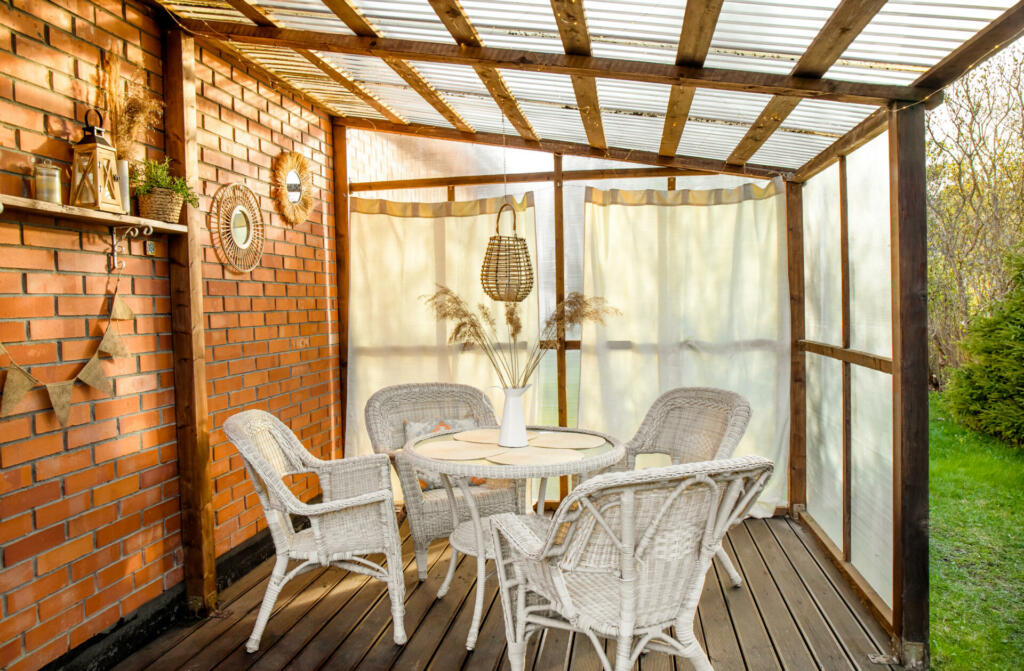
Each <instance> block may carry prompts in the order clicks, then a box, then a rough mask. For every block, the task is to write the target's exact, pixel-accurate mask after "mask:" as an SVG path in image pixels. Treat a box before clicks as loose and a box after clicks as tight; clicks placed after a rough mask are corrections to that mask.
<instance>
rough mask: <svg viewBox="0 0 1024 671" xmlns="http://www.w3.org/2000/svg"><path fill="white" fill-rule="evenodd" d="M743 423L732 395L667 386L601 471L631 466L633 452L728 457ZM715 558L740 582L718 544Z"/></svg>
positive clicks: (677, 459) (746, 407) (689, 459)
mask: <svg viewBox="0 0 1024 671" xmlns="http://www.w3.org/2000/svg"><path fill="white" fill-rule="evenodd" d="M749 422H750V404H749V403H748V402H747V400H746V399H745V398H743V397H742V396H740V395H739V394H737V393H734V392H731V391H726V390H725V389H711V388H707V387H679V388H677V389H671V390H669V391H667V392H665V393H664V394H662V395H661V396H659V397H658V399H657V400H656V401H655V402H654V403H653V404H652V405H651V408H650V410H648V411H647V414H646V415H645V416H644V420H643V422H641V423H640V428H639V429H637V432H636V435H634V436H633V438H632V439H631V440H630V441H629V442H628V443H626V445H625V448H626V456H625V458H624V459H623V460H622V461H621V462H619V463H618V464H616V465H615V466H612V467H611V468H609V469H607V470H605V471H604V472H605V473H608V472H611V471H627V470H629V471H631V470H633V469H634V468H635V467H636V457H637V455H638V454H651V453H658V454H667V455H668V456H669V458H671V460H672V463H673V464H689V463H693V462H698V461H711V460H712V459H728V458H729V457H731V456H732V455H733V452H735V451H736V446H737V445H738V444H739V442H740V439H741V438H743V434H744V432H745V431H746V430H747V424H748V423H749ZM718 560H719V562H720V563H721V565H722V568H724V569H725V571H726V573H727V574H728V575H729V581H730V582H731V583H732V585H733V587H739V586H740V585H742V584H743V578H741V577H740V574H739V572H738V571H737V570H736V568H735V567H734V566H733V565H732V561H730V559H729V555H727V554H726V553H725V552H724V551H723V550H722V549H721V548H719V550H718Z"/></svg>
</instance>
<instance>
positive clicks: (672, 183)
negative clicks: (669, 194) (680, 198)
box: [666, 177, 676, 191]
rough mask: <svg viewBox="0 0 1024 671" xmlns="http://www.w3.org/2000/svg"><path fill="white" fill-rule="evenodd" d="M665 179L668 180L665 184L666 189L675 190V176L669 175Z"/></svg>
mask: <svg viewBox="0 0 1024 671" xmlns="http://www.w3.org/2000/svg"><path fill="white" fill-rule="evenodd" d="M667 181H668V184H667V185H666V186H668V190H669V191H675V190H676V178H675V177H669V178H668V180H667Z"/></svg>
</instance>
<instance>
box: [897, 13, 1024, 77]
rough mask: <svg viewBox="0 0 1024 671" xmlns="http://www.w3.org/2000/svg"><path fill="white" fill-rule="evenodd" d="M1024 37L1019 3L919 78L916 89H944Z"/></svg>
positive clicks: (1022, 17) (1022, 16)
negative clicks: (918, 87) (920, 87)
mask: <svg viewBox="0 0 1024 671" xmlns="http://www.w3.org/2000/svg"><path fill="white" fill-rule="evenodd" d="M1022 35H1024V2H1018V3H1017V4H1016V5H1014V6H1013V7H1011V8H1009V9H1008V10H1006V11H1005V12H1003V14H1002V15H1000V16H999V18H997V19H996V20H995V21H993V22H992V23H990V24H988V25H987V26H985V27H984V28H982V29H981V30H979V31H978V32H977V33H976V34H975V35H974V36H973V37H971V38H970V39H969V40H967V41H966V42H964V43H963V44H961V45H960V46H959V47H957V48H956V49H954V50H953V51H952V52H951V53H950V54H948V55H947V56H946V57H945V58H943V59H942V60H941V61H939V62H938V63H936V64H935V65H934V66H933V67H932V68H931V69H930V70H928V72H926V73H924V74H923V75H921V76H920V77H918V78H917V81H915V82H914V84H915V85H916V86H925V87H928V88H932V89H942V88H945V87H946V86H949V85H950V84H952V83H953V82H955V81H956V80H957V79H959V78H960V77H962V76H963V75H965V74H966V73H967V72H968V71H970V70H972V69H973V68H975V67H977V66H978V65H980V64H981V63H983V62H984V61H986V60H988V59H989V58H991V57H992V56H994V55H996V54H997V53H999V52H1000V51H1002V50H1003V49H1005V48H1006V47H1008V46H1010V45H1011V44H1013V43H1014V42H1015V41H1016V40H1017V38H1019V37H1021V36H1022Z"/></svg>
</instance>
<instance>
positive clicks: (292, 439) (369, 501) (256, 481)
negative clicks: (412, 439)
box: [224, 410, 406, 652]
mask: <svg viewBox="0 0 1024 671" xmlns="http://www.w3.org/2000/svg"><path fill="white" fill-rule="evenodd" d="M224 433H225V434H227V437H228V439H229V440H230V441H231V442H232V443H234V445H235V447H236V448H238V452H239V454H241V455H242V460H243V461H244V462H245V468H246V470H247V471H248V472H249V477H250V478H251V479H252V483H253V487H254V488H255V489H256V494H257V496H259V499H260V504H262V506H263V512H264V513H265V514H266V518H267V526H268V527H270V535H271V536H272V537H273V539H274V547H275V549H276V551H277V562H276V563H275V564H274V569H273V571H272V572H271V574H270V582H269V584H268V585H267V591H266V593H265V594H264V595H263V604H262V605H261V606H260V611H259V614H258V615H257V617H256V624H255V626H254V627H253V629H252V635H251V636H250V637H249V640H248V642H247V643H246V645H245V649H246V650H248V651H249V652H256V650H258V649H259V645H260V638H261V637H262V636H263V629H264V627H266V625H267V621H268V620H269V619H270V614H271V611H273V608H274V602H275V601H277V597H278V594H280V592H281V588H282V587H284V585H285V583H287V582H288V581H289V580H291V579H292V578H294V577H295V576H297V575H299V574H300V573H304V572H306V571H309V570H312V569H315V568H317V567H319V566H337V567H340V568H343V569H346V570H348V571H354V572H356V573H362V574H364V575H368V576H371V577H373V578H377V579H378V580H382V581H384V582H386V583H387V586H388V596H389V597H390V598H391V616H392V619H393V621H394V638H395V643H396V644H398V645H402V644H404V643H405V641H406V635H405V621H404V616H405V579H404V577H403V571H402V547H401V541H400V539H399V537H398V522H397V521H396V519H395V504H394V497H393V496H392V493H391V471H390V468H389V464H388V459H387V457H385V456H383V455H376V454H375V455H372V456H365V457H351V458H346V459H339V460H335V461H323V460H321V459H317V458H316V457H314V456H313V455H312V454H310V453H309V451H308V450H306V448H305V447H303V445H302V443H301V442H299V439H298V438H297V437H296V436H295V434H294V433H292V431H291V430H290V429H289V428H288V427H287V426H285V424H284V423H283V422H281V421H280V420H279V419H277V418H276V417H274V416H273V415H271V414H269V413H267V412H264V411H262V410H247V411H244V412H240V413H238V414H236V415H233V416H231V417H229V418H228V420H227V421H226V422H224ZM309 472H312V473H315V474H316V475H317V477H318V478H319V481H320V488H321V491H322V492H323V502H322V503H316V504H308V503H303V502H302V501H300V500H299V499H298V498H296V497H295V495H294V494H293V493H292V491H291V490H290V489H289V488H288V486H287V485H286V484H285V482H284V480H283V478H284V476H286V475H290V474H297V473H309ZM291 515H302V516H305V517H307V518H308V519H309V523H310V526H309V528H308V529H303V530H302V531H295V528H294V526H293V525H292V521H291V517H290V516H291ZM374 553H382V554H383V555H384V557H385V560H386V561H385V564H384V565H380V564H377V563H375V562H372V561H370V560H368V559H366V558H365V555H368V554H374ZM291 561H297V562H299V564H298V565H297V566H295V567H294V568H292V569H291V570H290V571H289V570H288V564H289V562H291Z"/></svg>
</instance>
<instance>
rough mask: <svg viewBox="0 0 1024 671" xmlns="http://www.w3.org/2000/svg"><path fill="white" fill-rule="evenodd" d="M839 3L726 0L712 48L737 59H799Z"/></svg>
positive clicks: (791, 0)
mask: <svg viewBox="0 0 1024 671" xmlns="http://www.w3.org/2000/svg"><path fill="white" fill-rule="evenodd" d="M838 4H839V0H781V1H780V0H726V1H725V4H723V5H722V12H721V14H719V17H718V25H717V26H715V34H714V36H713V37H712V39H711V47H712V49H714V50H726V51H727V52H729V53H735V54H736V55H737V56H744V55H746V56H748V57H754V58H757V56H758V54H762V55H765V56H767V57H768V58H769V59H770V58H771V55H773V54H782V55H788V56H791V57H794V58H799V57H800V55H801V54H802V53H803V52H804V51H806V50H807V47H808V46H809V45H810V44H811V42H812V41H813V40H814V38H815V37H816V36H817V34H818V32H819V31H820V30H821V28H822V26H824V25H825V22H826V21H828V17H829V16H831V14H832V12H833V10H835V8H836V6H837V5H838ZM714 55H715V56H716V57H717V55H718V54H714ZM710 56H711V55H709V58H708V65H711V60H712V59H711V57H710ZM769 62H771V61H770V60H769ZM794 62H795V60H794ZM716 66H717V64H716ZM776 67H777V64H776ZM751 69H754V68H751ZM785 69H786V70H789V69H792V65H790V66H789V67H788V68H785Z"/></svg>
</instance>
